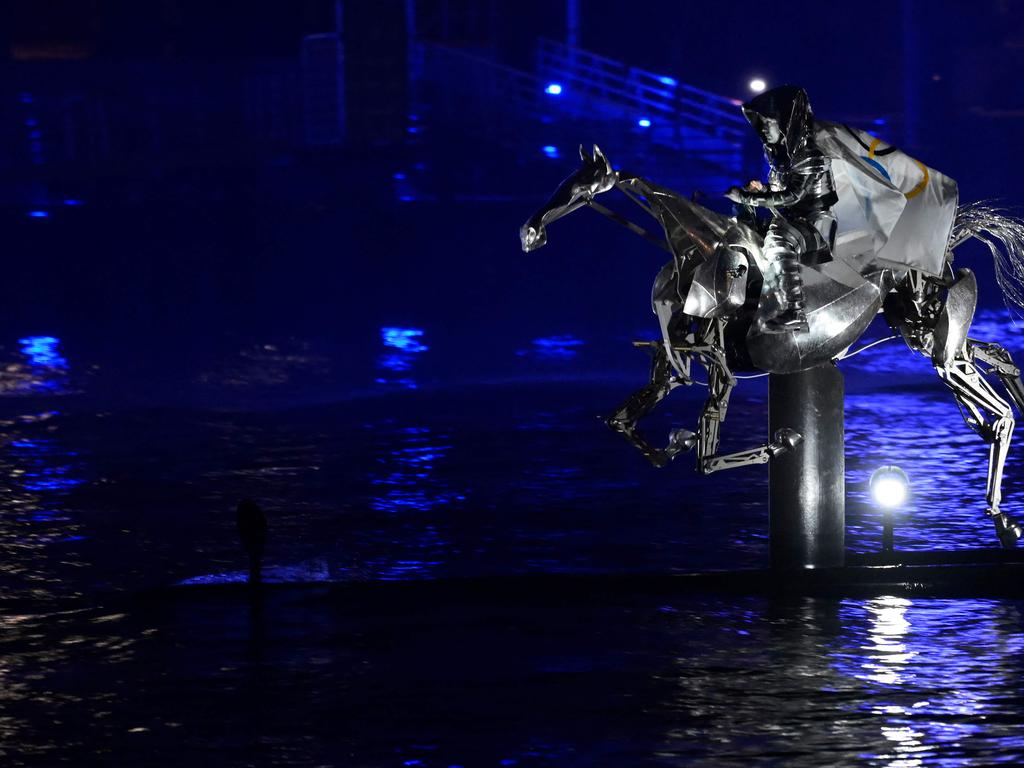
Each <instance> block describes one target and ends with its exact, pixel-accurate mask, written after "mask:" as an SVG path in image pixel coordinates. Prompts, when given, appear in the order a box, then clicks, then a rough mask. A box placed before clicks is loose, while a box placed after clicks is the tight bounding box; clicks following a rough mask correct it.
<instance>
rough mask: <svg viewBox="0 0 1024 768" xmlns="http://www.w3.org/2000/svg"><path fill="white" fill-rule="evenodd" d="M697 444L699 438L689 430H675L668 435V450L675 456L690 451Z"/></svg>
mask: <svg viewBox="0 0 1024 768" xmlns="http://www.w3.org/2000/svg"><path fill="white" fill-rule="evenodd" d="M696 444H697V436H696V435H695V434H693V432H691V431H690V430H688V429H682V428H679V429H673V430H672V431H671V432H669V433H668V445H669V448H668V450H669V451H670V452H671V454H672V455H673V456H675V455H676V454H677V453H684V452H686V451H689V450H690V449H691V448H693V446H695V445H696Z"/></svg>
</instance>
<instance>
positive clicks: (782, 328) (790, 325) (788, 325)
mask: <svg viewBox="0 0 1024 768" xmlns="http://www.w3.org/2000/svg"><path fill="white" fill-rule="evenodd" d="M764 330H765V333H791V332H792V333H801V332H806V331H808V330H810V326H809V325H808V323H807V315H806V314H805V313H804V311H803V310H802V309H784V310H782V311H781V312H779V313H778V314H777V315H775V316H774V317H769V318H768V319H767V320H765V321H764Z"/></svg>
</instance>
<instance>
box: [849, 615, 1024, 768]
mask: <svg viewBox="0 0 1024 768" xmlns="http://www.w3.org/2000/svg"><path fill="white" fill-rule="evenodd" d="M1007 610H1009V611H1011V612H1012V613H1014V614H1019V611H1018V610H1017V609H1016V608H1015V607H1011V606H1008V605H1006V604H1001V603H999V602H997V601H986V600H935V599H929V600H914V601H911V600H908V599H904V598H898V597H880V598H876V599H872V600H867V601H863V602H860V601H844V606H843V609H842V610H841V612H840V618H841V620H842V621H843V624H844V626H845V627H849V628H852V627H855V626H857V625H859V624H861V622H862V621H863V620H864V619H865V618H866V619H867V626H866V628H865V629H866V637H864V640H863V641H862V642H860V643H858V644H857V651H856V652H855V653H853V654H849V655H847V654H843V653H836V654H833V659H834V662H835V664H836V668H837V669H838V670H840V671H841V672H843V673H844V674H847V675H850V676H851V677H854V678H856V679H858V680H861V681H862V682H863V683H865V684H867V685H868V686H869V687H868V689H867V690H866V691H865V693H866V694H867V695H868V698H866V700H865V701H864V703H863V704H862V705H861V709H862V710H864V711H868V712H870V713H871V715H873V716H874V717H875V718H876V719H877V722H878V726H877V727H878V729H879V733H880V735H881V737H882V739H883V740H884V742H883V743H885V744H887V745H888V750H889V751H887V752H885V753H884V754H877V755H866V756H865V757H868V758H871V759H876V760H881V761H883V763H882V764H884V765H886V766H890V767H891V768H917V767H918V766H922V765H926V764H927V765H959V764H961V763H962V760H960V759H958V757H959V756H961V755H962V754H963V749H964V747H965V741H966V740H967V739H978V738H995V737H999V736H1001V737H1002V738H1001V743H1002V744H1003V746H1004V749H1005V747H1006V746H1008V744H1007V743H1006V740H1005V735H1004V734H1001V733H1000V731H1001V730H1002V729H1000V728H999V727H998V726H997V725H996V724H995V723H996V722H998V720H999V719H1000V718H1002V717H1005V715H1006V706H1007V704H1006V702H1005V701H1001V700H1000V699H1001V697H1000V696H999V695H998V694H997V693H996V691H1000V690H1002V691H1005V690H1007V689H1010V690H1013V689H1014V688H1015V686H1016V685H1018V684H1019V669H1014V667H1013V665H1009V666H1008V664H1007V662H1008V661H1009V660H1012V659H1014V658H1018V659H1019V658H1020V653H1021V651H1022V650H1024V637H1022V635H1021V633H1020V632H1019V631H1013V632H1007V631H1006V628H1007V627H1014V626H1016V627H1017V628H1018V629H1019V620H1020V617H1019V615H1015V616H1007V615H1004V614H1005V612H1006V611H1007ZM1008 619H1009V621H1008ZM1011 708H1012V705H1011ZM987 721H988V722H987ZM1020 741H1021V739H1017V742H1018V743H1019V742H1020Z"/></svg>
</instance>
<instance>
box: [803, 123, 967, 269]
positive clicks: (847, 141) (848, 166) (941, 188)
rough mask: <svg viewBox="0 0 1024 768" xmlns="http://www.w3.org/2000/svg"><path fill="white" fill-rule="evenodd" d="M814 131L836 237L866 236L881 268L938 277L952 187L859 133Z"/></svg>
mask: <svg viewBox="0 0 1024 768" xmlns="http://www.w3.org/2000/svg"><path fill="white" fill-rule="evenodd" d="M814 127H815V139H816V141H817V143H818V147H819V149H821V151H822V152H824V153H825V154H826V155H828V156H829V157H830V158H831V159H832V175H833V177H834V179H835V184H836V193H837V195H838V196H839V202H838V203H837V204H836V205H834V206H833V208H832V211H833V213H834V214H835V216H836V221H837V223H838V227H839V229H838V236H839V237H840V238H843V237H844V235H845V236H846V237H847V238H851V237H855V236H856V234H857V233H859V234H860V235H861V236H863V235H864V234H865V233H866V234H869V235H870V236H871V238H872V239H873V242H874V251H875V259H876V260H877V261H878V262H879V263H880V265H881V266H883V267H888V268H894V269H901V270H902V269H907V268H910V269H918V270H921V271H922V272H925V273H926V274H929V275H934V276H936V277H941V276H942V272H943V267H944V266H945V261H946V247H947V245H948V243H949V236H950V232H951V231H952V228H953V218H954V216H955V215H956V206H957V194H958V193H957V186H956V182H955V181H953V179H951V178H949V177H948V176H944V175H943V174H941V173H939V172H938V171H936V170H934V169H932V168H929V167H928V166H926V165H925V164H924V163H922V162H920V161H918V160H915V159H914V158H912V157H910V155H907V154H905V153H903V152H901V151H900V150H898V149H897V148H896V147H893V146H890V145H888V144H886V143H885V142H883V141H882V140H881V139H877V138H875V137H874V136H872V135H871V134H869V133H865V132H864V131H861V130H858V129H856V128H851V127H849V126H846V125H839V124H838V123H830V122H826V121H824V120H815V122H814Z"/></svg>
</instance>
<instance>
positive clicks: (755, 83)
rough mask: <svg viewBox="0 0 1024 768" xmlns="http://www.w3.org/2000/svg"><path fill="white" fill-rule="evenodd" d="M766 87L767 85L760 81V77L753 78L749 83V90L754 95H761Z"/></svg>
mask: <svg viewBox="0 0 1024 768" xmlns="http://www.w3.org/2000/svg"><path fill="white" fill-rule="evenodd" d="M767 87H768V83H766V82H765V81H764V80H762V79H761V78H760V77H755V78H754V79H753V80H751V81H750V90H752V91H753V92H754V93H761V91H763V90H764V89H765V88H767Z"/></svg>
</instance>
